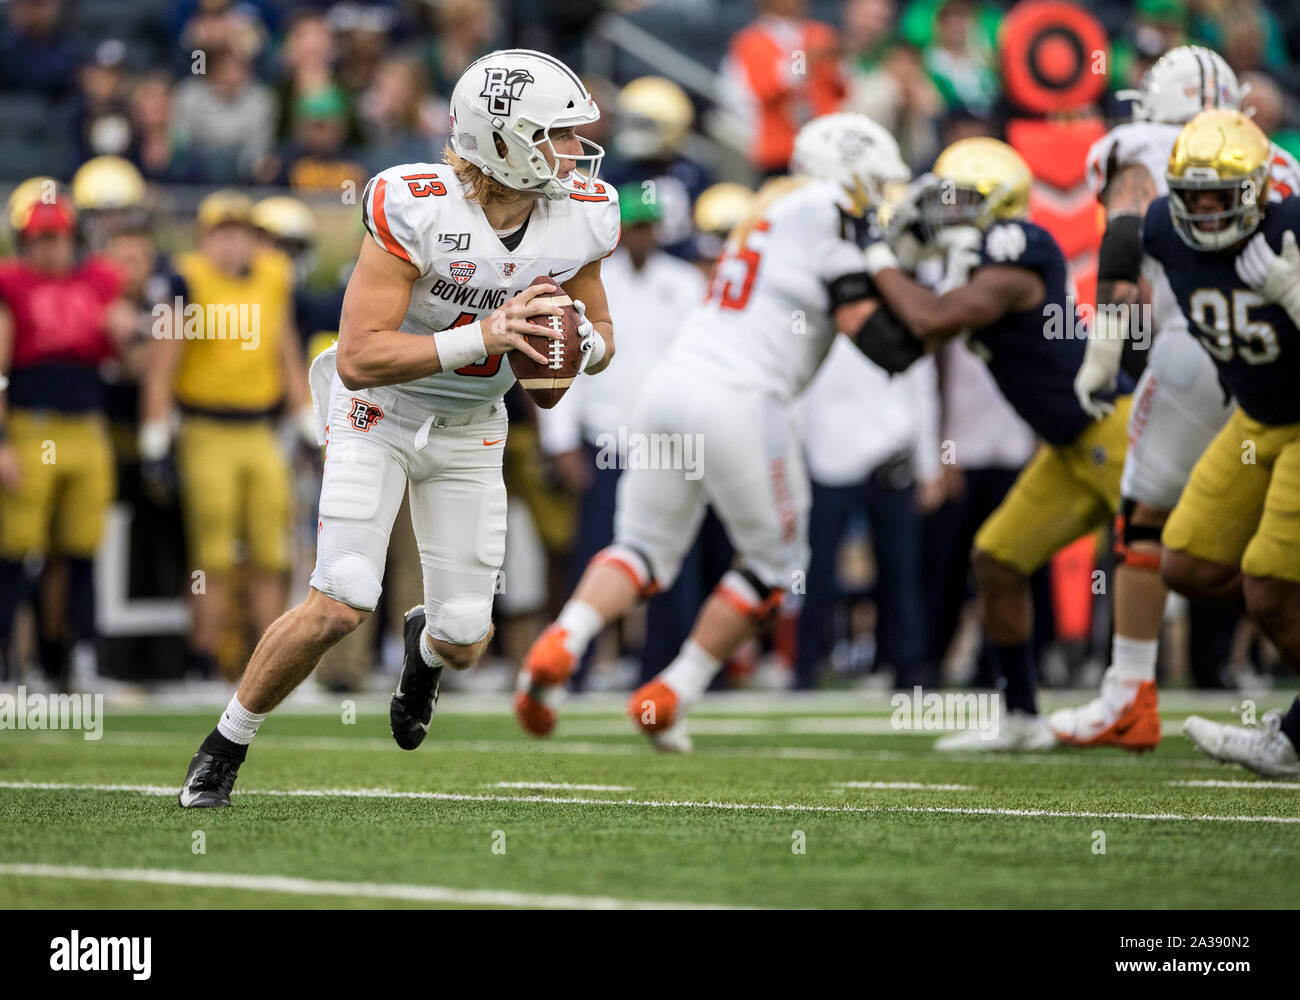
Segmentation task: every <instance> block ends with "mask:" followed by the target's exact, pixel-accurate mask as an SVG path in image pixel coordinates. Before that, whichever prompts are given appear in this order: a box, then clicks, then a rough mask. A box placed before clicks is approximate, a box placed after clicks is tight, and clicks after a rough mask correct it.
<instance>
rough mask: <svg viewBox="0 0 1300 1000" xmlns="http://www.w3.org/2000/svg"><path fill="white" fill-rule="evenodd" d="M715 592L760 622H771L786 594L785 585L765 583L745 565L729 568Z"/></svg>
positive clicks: (742, 612)
mask: <svg viewBox="0 0 1300 1000" xmlns="http://www.w3.org/2000/svg"><path fill="white" fill-rule="evenodd" d="M713 592H714V593H715V594H717V595H718V596H719V597H721V598H722V599H723V600H724V601H726V602H727V603H728V604H730V605H731V606H732V607H733V608H735V609H736V610H737V611H739V612H740V613H741V614H742V615H744V616H745V617H747V618H750V619H752V620H753V621H755V622H757V623H759V624H764V623H766V622H769V621H771V620H772V619H773V618H774V617H775V616H776V612H777V609H778V608H780V606H781V599H782V597H784V596H785V588H784V587H773V586H771V585H769V584H766V583H764V582H763V581H762V580H760V579H759V578H758V576H757V575H756V574H755V573H754V572H753V571H752V570H750V569H748V568H747V567H744V566H742V567H740V568H739V569H730V570H727V572H726V573H725V574H724V575H723V577H722V579H721V580H719V581H718V586H717V587H716V588H715V589H714V591H713Z"/></svg>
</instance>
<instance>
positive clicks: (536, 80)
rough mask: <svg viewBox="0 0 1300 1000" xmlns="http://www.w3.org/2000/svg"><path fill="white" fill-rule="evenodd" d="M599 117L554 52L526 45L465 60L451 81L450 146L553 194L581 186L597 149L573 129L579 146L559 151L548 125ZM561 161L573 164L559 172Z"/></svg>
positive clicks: (517, 182)
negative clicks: (467, 63)
mask: <svg viewBox="0 0 1300 1000" xmlns="http://www.w3.org/2000/svg"><path fill="white" fill-rule="evenodd" d="M484 73H486V76H484V75H482V74H484ZM485 98H486V100H485ZM599 120H600V109H599V108H597V107H596V102H595V101H593V100H592V99H591V94H589V93H588V92H587V88H586V87H585V86H584V85H583V83H582V81H581V80H580V79H578V75H577V74H576V73H574V72H573V70H571V69H569V67H568V66H566V65H564V63H562V62H560V60H558V59H556V58H555V57H554V56H548V55H547V54H546V53H544V52H534V51H532V50H530V49H503V50H501V51H499V52H492V53H490V54H488V55H486V56H484V57H483V58H482V59H479V60H478V61H477V62H474V63H472V64H471V65H470V67H469V68H468V69H466V70H465V72H464V73H462V74H461V77H460V79H459V80H458V81H457V82H456V86H455V88H454V89H453V90H452V94H451V121H452V123H453V124H452V131H451V148H452V150H453V151H454V152H455V153H456V155H458V156H459V157H461V159H463V160H466V161H468V162H469V163H472V164H473V165H474V166H476V167H478V168H479V170H481V171H482V172H483V174H484V175H485V176H487V177H492V178H494V179H496V180H498V181H500V182H501V183H502V184H504V185H505V186H506V187H510V188H514V189H515V190H516V191H533V192H536V193H538V194H542V195H545V196H546V197H547V198H550V199H552V200H554V201H559V200H562V199H565V198H568V197H570V196H571V195H574V194H581V193H582V191H583V187H584V185H587V184H590V183H591V182H593V181H594V180H595V179H596V176H597V174H598V173H599V172H600V163H601V160H603V159H604V157H605V151H604V150H603V149H602V148H601V147H600V146H598V145H597V144H596V143H594V142H592V141H591V140H590V139H586V138H584V137H582V136H578V141H579V143H580V144H581V152H577V153H566V154H564V155H560V154H559V153H558V152H557V151H556V149H555V146H554V144H553V143H552V139H551V133H552V132H553V131H558V130H561V129H576V128H581V127H582V126H584V125H591V124H593V123H594V122H597V121H599ZM561 162H564V163H572V164H573V167H572V168H571V169H569V170H567V171H565V172H564V173H563V174H561V173H559V172H558V171H559V170H560V164H561Z"/></svg>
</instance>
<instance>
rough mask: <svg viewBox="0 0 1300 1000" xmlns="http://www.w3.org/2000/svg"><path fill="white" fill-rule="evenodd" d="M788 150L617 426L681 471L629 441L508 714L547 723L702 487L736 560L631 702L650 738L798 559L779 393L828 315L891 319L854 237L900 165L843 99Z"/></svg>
mask: <svg viewBox="0 0 1300 1000" xmlns="http://www.w3.org/2000/svg"><path fill="white" fill-rule="evenodd" d="M793 165H794V175H793V176H788V177H780V178H776V179H774V180H772V181H769V182H768V184H767V185H765V187H764V188H763V190H762V191H760V192H759V194H758V196H757V199H756V201H755V204H754V206H753V208H752V210H751V212H750V214H749V217H748V218H747V219H746V220H745V221H743V222H742V223H741V224H740V225H739V226H738V227H737V228H736V230H735V231H734V232H733V233H732V234H731V238H730V240H729V241H728V243H727V247H726V249H725V250H724V252H723V254H722V256H721V257H720V258H719V259H718V263H717V266H716V267H715V269H714V274H713V279H712V281H711V282H710V286H709V291H708V294H707V298H706V300H705V302H704V303H703V304H702V305H701V306H699V307H697V308H696V309H695V310H694V311H693V312H692V313H691V315H690V316H689V318H688V319H687V321H686V326H685V329H683V331H682V333H681V335H680V336H678V337H677V339H675V340H674V341H673V345H672V347H671V349H670V350H669V351H668V353H667V354H666V355H665V356H664V357H663V359H662V360H661V361H660V363H659V364H658V366H657V367H656V368H654V369H653V370H652V371H651V372H650V373H649V374H648V375H647V376H646V378H645V381H644V383H643V385H642V388H641V396H640V399H639V401H638V403H637V405H636V407H635V409H634V411H633V416H632V418H631V420H630V421H629V433H628V439H629V441H632V440H634V438H633V435H635V436H636V438H635V439H636V440H639V441H641V442H643V443H647V444H649V443H653V442H656V441H673V440H676V441H678V442H681V443H683V446H684V445H685V443H686V442H687V441H690V442H692V443H694V444H696V445H697V446H699V448H702V451H701V450H698V449H697V452H696V458H697V461H696V463H695V468H694V470H692V469H690V468H677V469H673V468H663V467H660V463H653V464H654V465H655V466H656V467H653V468H647V467H646V465H647V464H652V463H642V462H636V461H633V460H632V455H633V452H632V448H631V447H629V451H628V455H627V458H628V461H627V463H626V464H627V466H628V467H627V468H626V469H625V471H624V472H623V476H622V478H621V479H620V480H619V484H618V497H617V511H616V513H615V522H614V543H613V544H612V545H611V546H609V547H608V548H606V549H604V550H603V551H602V552H600V553H598V554H597V555H596V556H595V557H594V558H593V559H592V560H591V562H590V563H588V565H587V569H586V572H585V573H584V574H583V576H582V579H581V580H580V581H579V583H578V587H577V589H576V590H575V592H574V594H573V596H572V597H571V598H570V599H569V601H568V602H567V603H566V604H565V606H564V608H563V610H562V611H561V613H560V616H559V619H558V620H557V621H556V622H554V623H553V624H551V625H550V626H548V627H547V628H546V630H545V631H544V632H543V633H542V634H541V636H540V637H539V638H538V639H537V641H536V642H535V643H534V644H533V646H532V648H531V649H530V650H529V651H528V655H527V657H526V658H525V660H524V667H523V669H522V670H521V671H520V673H519V691H518V693H517V694H516V696H515V714H516V716H517V718H518V719H519V723H520V725H521V726H522V727H523V728H524V729H525V730H527V731H528V732H530V733H533V734H534V735H538V736H542V735H546V734H547V733H549V732H550V731H551V729H552V728H553V727H554V725H555V719H556V713H555V703H556V700H557V698H558V697H559V696H560V694H561V692H562V690H563V685H564V683H565V681H566V680H567V679H568V677H569V675H570V673H572V671H573V668H574V665H575V664H576V663H577V662H578V660H579V659H580V658H581V657H582V654H583V652H584V651H585V650H586V648H587V646H588V644H589V643H590V642H591V641H592V639H593V638H594V637H595V636H596V635H597V634H598V633H599V632H600V631H601V630H602V629H603V628H604V627H605V626H606V625H608V624H609V623H610V622H612V621H614V620H616V619H617V618H619V617H621V616H622V615H624V614H626V613H627V612H628V611H629V610H631V609H632V608H633V607H634V606H635V605H636V604H637V603H638V602H639V601H641V600H642V599H644V598H645V597H647V596H649V595H650V594H652V593H654V592H655V591H656V590H659V589H661V588H665V587H668V586H670V585H671V584H672V582H673V579H674V578H675V577H676V575H677V572H678V570H679V569H680V567H681V561H682V557H683V556H684V555H685V553H686V551H687V550H688V549H689V548H690V545H691V542H692V540H693V539H694V538H695V535H696V533H697V531H698V530H699V527H700V523H701V520H702V518H703V517H704V512H705V505H706V504H708V505H710V506H712V508H713V509H714V510H715V511H716V512H717V514H718V517H719V518H720V519H721V521H722V523H723V525H724V526H725V528H726V530H727V534H728V536H729V537H730V539H731V542H732V544H733V546H734V547H735V549H736V550H737V552H738V555H739V559H738V563H737V565H736V566H735V567H734V568H732V569H731V570H729V571H728V572H727V573H726V574H725V575H724V576H723V578H722V580H721V581H720V582H719V584H718V586H717V588H716V589H715V590H714V591H713V593H712V594H711V595H710V596H709V597H708V598H707V599H706V601H705V603H704V606H703V608H702V609H701V610H700V613H699V616H698V617H697V618H696V620H695V626H694V628H693V629H692V631H691V634H690V636H689V637H688V638H687V640H686V642H685V644H684V645H683V646H682V648H681V651H680V652H679V653H678V655H677V656H676V658H675V659H674V660H673V661H672V663H670V664H669V665H668V667H667V668H666V669H665V670H663V671H662V672H661V673H660V674H659V675H658V676H657V677H655V678H653V679H652V680H650V681H649V682H648V683H646V684H644V685H642V687H641V688H639V689H638V690H637V691H636V692H635V693H634V694H633V695H632V697H631V699H630V701H629V702H628V712H629V714H630V715H631V716H632V717H633V719H635V720H636V722H637V724H638V725H639V726H640V728H641V730H642V731H643V732H645V733H646V734H647V735H648V736H649V737H650V738H651V739H652V741H653V742H654V743H655V745H656V746H657V747H658V748H659V749H663V750H676V751H686V750H689V749H690V740H689V738H688V737H687V735H686V731H685V717H686V710H687V709H688V708H689V707H690V705H691V704H692V703H693V702H695V701H697V700H698V699H699V697H700V696H701V695H702V694H703V693H704V691H705V689H706V688H707V687H708V686H709V682H710V681H711V680H712V679H713V677H714V675H715V674H716V673H717V672H718V670H719V669H720V668H721V666H722V664H723V663H724V662H725V661H726V659H727V658H728V657H729V656H730V655H731V654H732V653H733V652H734V651H735V650H736V648H737V647H738V646H739V645H740V644H741V643H742V642H743V641H744V640H745V639H747V638H748V637H749V636H751V635H753V634H754V633H755V632H756V631H757V630H758V629H759V628H760V627H761V626H762V625H764V624H765V623H767V622H768V621H770V619H771V618H772V616H773V615H774V614H775V612H776V609H777V606H778V604H779V602H780V600H781V597H782V594H783V593H784V592H785V590H786V589H787V588H788V587H790V586H791V584H792V582H793V579H794V574H797V573H800V572H803V571H804V569H805V567H806V563H807V558H808V553H807V517H808V505H809V487H808V480H807V474H806V473H805V471H804V467H803V460H802V457H801V454H800V443H799V437H798V434H797V433H795V430H794V428H793V426H792V421H793V408H792V401H793V399H794V397H795V396H797V395H798V394H799V393H800V392H801V391H802V390H803V388H804V386H806V385H807V384H808V381H809V380H810V379H811V378H812V376H813V373H814V372H815V371H816V370H817V367H818V365H820V364H821V363H822V360H823V359H824V358H825V357H826V354H827V352H828V351H829V349H830V346H831V343H832V341H833V339H834V337H835V335H836V331H837V330H840V331H844V332H845V333H849V334H851V335H861V334H862V332H863V331H864V330H867V329H868V328H871V329H874V327H875V325H877V324H880V323H892V322H895V321H894V320H893V319H892V317H890V316H889V314H888V312H887V311H885V310H883V309H878V308H877V303H876V302H875V300H874V299H873V298H872V296H873V295H874V292H873V291H872V290H871V287H870V286H871V283H870V281H869V280H867V277H866V274H865V273H864V271H863V264H862V251H861V249H860V248H861V246H862V245H863V244H864V243H865V242H866V241H867V240H869V239H870V238H871V233H872V231H873V230H874V208H875V206H877V205H878V204H879V203H880V200H881V187H882V185H883V184H884V183H886V182H888V181H895V180H905V179H906V177H907V168H906V167H905V166H904V164H903V161H902V158H901V157H900V156H899V153H898V146H897V144H896V143H895V142H894V139H893V137H892V136H890V135H889V133H888V132H886V131H885V130H884V129H883V128H881V127H880V126H879V125H877V124H876V123H875V122H873V121H871V119H869V118H866V117H865V116H863V115H850V114H834V115H827V116H824V117H822V118H818V119H814V120H813V121H812V122H810V123H809V124H808V125H806V126H804V128H803V130H802V131H801V132H800V133H799V136H798V137H797V139H796V142H795V151H794V160H793ZM682 455H683V456H684V455H685V451H684V449H683V451H682ZM683 464H686V463H683Z"/></svg>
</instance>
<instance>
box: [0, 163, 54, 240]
mask: <svg viewBox="0 0 1300 1000" xmlns="http://www.w3.org/2000/svg"><path fill="white" fill-rule="evenodd" d="M59 194H60V185H59V183H58V181H56V180H55V179H54V178H53V177H28V178H27V180H25V181H23V182H22V183H21V184H19V185H18V186H17V187H16V188H14V189H13V193H12V194H10V195H9V201H8V203H7V204H6V205H5V218H6V219H8V220H9V228H10V229H12V230H13V231H14V232H15V233H19V232H22V229H23V227H24V226H25V225H27V217H28V216H29V215H31V214H32V207H33V206H34V205H36V204H38V203H39V202H42V201H43V202H45V203H46V204H53V202H54V200H55V199H56V198H57V197H58V195H59Z"/></svg>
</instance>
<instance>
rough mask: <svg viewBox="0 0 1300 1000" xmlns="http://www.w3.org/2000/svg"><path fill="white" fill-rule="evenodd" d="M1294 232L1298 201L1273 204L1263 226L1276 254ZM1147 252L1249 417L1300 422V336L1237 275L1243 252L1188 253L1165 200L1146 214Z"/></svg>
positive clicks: (1299, 228) (1299, 221) (1298, 226)
mask: <svg viewBox="0 0 1300 1000" xmlns="http://www.w3.org/2000/svg"><path fill="white" fill-rule="evenodd" d="M1288 229H1290V230H1293V231H1295V232H1300V198H1287V199H1285V200H1284V201H1280V202H1277V203H1274V204H1270V205H1269V206H1268V210H1267V211H1266V212H1265V214H1264V221H1263V222H1262V223H1261V224H1260V227H1259V231H1260V232H1262V233H1263V234H1264V238H1265V239H1266V240H1267V241H1268V245H1269V246H1271V247H1272V248H1273V252H1274V253H1278V252H1280V251H1281V249H1282V234H1283V233H1284V232H1286V231H1287V230H1288ZM1252 239H1253V236H1252ZM1142 247H1143V249H1144V250H1145V251H1146V252H1147V254H1148V255H1150V256H1151V257H1153V258H1155V260H1157V261H1159V263H1160V266H1161V267H1162V268H1163V269H1164V272H1165V276H1166V277H1167V278H1168V279H1169V285H1170V287H1171V288H1172V289H1173V292H1174V296H1175V298H1177V299H1178V306H1179V308H1180V309H1182V311H1183V315H1184V316H1186V317H1187V326H1188V329H1189V330H1191V332H1192V335H1193V336H1195V337H1196V338H1197V339H1198V340H1199V341H1200V342H1201V346H1202V347H1204V348H1205V349H1206V350H1207V351H1208V352H1209V353H1210V357H1212V358H1213V359H1214V363H1215V364H1216V365H1217V366H1218V368H1219V378H1220V379H1221V380H1222V382H1223V384H1224V386H1225V387H1226V388H1227V389H1228V391H1229V392H1231V393H1232V395H1233V396H1235V397H1236V400H1237V402H1238V403H1239V404H1240V406H1241V408H1242V409H1243V410H1245V411H1246V414H1247V415H1248V416H1250V417H1253V418H1254V419H1255V420H1258V421H1259V422H1260V423H1264V424H1293V423H1300V331H1297V330H1296V326H1295V323H1293V322H1292V321H1291V317H1290V316H1288V315H1287V313H1286V310H1285V309H1283V308H1282V307H1281V306H1279V305H1276V304H1275V303H1272V302H1269V301H1268V300H1267V299H1265V298H1264V297H1263V296H1261V295H1260V294H1259V293H1257V292H1255V291H1253V290H1252V289H1251V288H1250V287H1249V286H1248V285H1247V284H1246V283H1245V282H1244V281H1242V280H1241V279H1240V278H1239V277H1237V267H1236V262H1237V253H1238V250H1232V249H1229V250H1221V251H1218V252H1217V253H1216V252H1207V251H1203V250H1193V249H1192V248H1191V247H1189V246H1188V245H1187V244H1186V243H1184V242H1183V241H1182V239H1181V238H1180V237H1179V235H1178V233H1177V232H1176V231H1175V230H1174V224H1173V220H1172V219H1171V218H1170V217H1169V197H1168V196H1167V195H1166V196H1164V197H1161V198H1157V199H1156V200H1155V201H1153V202H1152V203H1151V207H1150V208H1149V209H1148V210H1147V217H1146V221H1145V222H1144V223H1143V225H1142Z"/></svg>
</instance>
